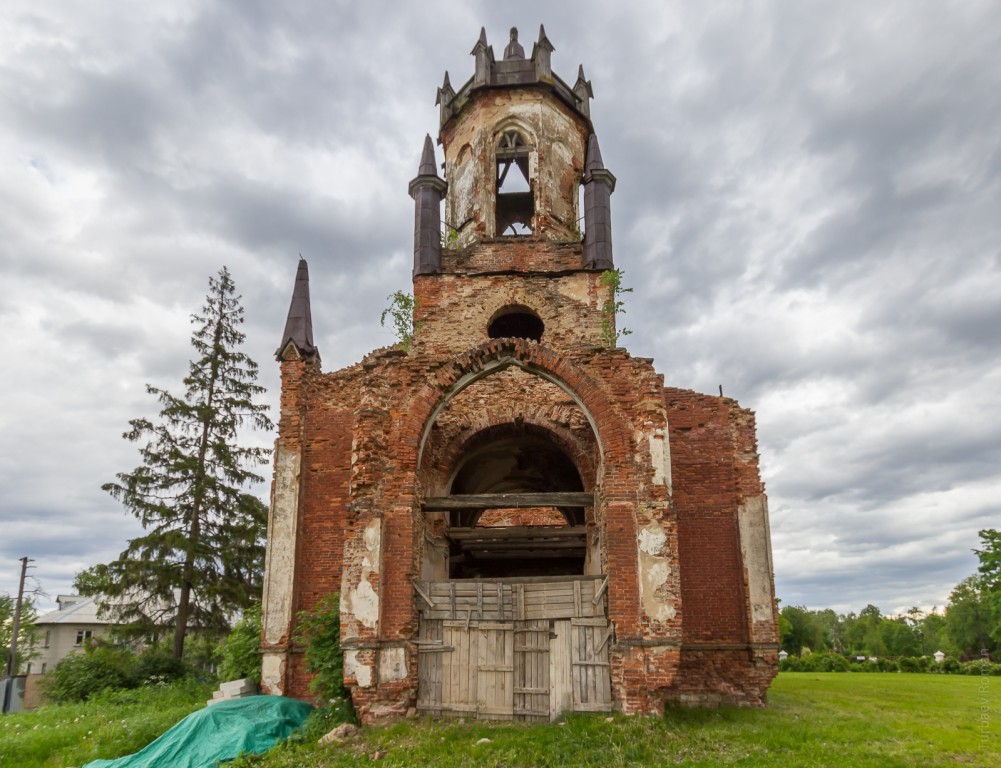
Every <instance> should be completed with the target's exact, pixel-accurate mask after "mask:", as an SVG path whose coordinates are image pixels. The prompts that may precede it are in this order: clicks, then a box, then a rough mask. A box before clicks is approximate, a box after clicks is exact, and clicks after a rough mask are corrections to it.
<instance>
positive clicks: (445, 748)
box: [238, 672, 1001, 768]
mask: <svg viewBox="0 0 1001 768" xmlns="http://www.w3.org/2000/svg"><path fill="white" fill-rule="evenodd" d="M984 680H985V681H986V687H987V694H986V698H987V700H988V702H989V710H988V727H989V731H988V732H987V735H988V736H989V738H988V739H987V740H986V741H983V742H982V740H981V734H982V731H981V701H982V699H983V698H985V697H984V696H983V694H981V692H980V691H979V688H980V686H981V684H982V683H981V679H980V678H978V677H967V676H960V675H916V674H896V673H886V674H850V673H794V672H786V673H782V674H781V675H779V677H778V678H777V679H776V680H775V683H774V685H773V687H772V690H771V692H770V693H769V707H768V708H767V709H759V710H751V709H726V710H672V711H669V712H668V714H667V715H666V717H664V718H627V717H621V716H616V717H614V718H612V719H611V722H607V721H606V718H605V717H602V716H596V715H574V716H570V717H568V718H567V721H566V723H565V724H563V725H553V726H512V725H507V726H490V725H483V724H479V723H471V724H467V725H451V724H438V723H430V722H427V721H421V722H417V723H413V722H407V723H401V724H397V725H393V726H389V727H386V728H373V729H366V730H365V731H364V732H363V735H362V736H361V737H359V738H357V739H356V740H354V741H352V742H349V743H348V744H346V745H344V746H335V747H316V746H315V741H314V740H313V739H310V740H308V741H306V740H303V741H301V742H299V743H298V744H290V745H287V746H285V747H281V748H278V749H275V750H272V751H271V752H270V753H269V754H268V755H267V756H265V757H261V758H243V759H241V760H240V761H239V762H238V765H239V766H241V767H243V766H247V767H249V766H254V768H292V767H293V766H294V767H295V768H300V767H301V766H309V767H315V768H327V767H334V766H359V765H371V764H372V756H373V755H374V754H375V753H377V752H380V751H385V752H386V754H385V755H384V756H382V757H381V759H380V760H379V765H380V766H385V768H390V767H391V766H435V768H438V767H439V766H537V767H538V768H542V767H544V766H545V767H549V766H573V767H574V768H581V767H582V766H596V767H598V766H600V767H601V768H606V767H608V766H627V765H630V766H632V765H642V766H645V765H651V766H659V765H665V766H706V767H707V768H708V767H709V766H783V768H786V767H791V766H803V767H804V768H805V767H806V766H810V767H811V768H814V767H816V766H839V767H843V768H853V767H854V766H872V767H873V768H877V767H878V768H894V767H895V766H914V767H915V768H918V767H920V768H929V767H930V766H956V765H963V766H985V767H987V766H989V767H990V768H997V766H1001V678H996V677H995V678H984ZM312 735H313V734H311V736H312ZM483 738H487V739H490V742H489V743H484V744H477V741H479V740H480V739H483Z"/></svg>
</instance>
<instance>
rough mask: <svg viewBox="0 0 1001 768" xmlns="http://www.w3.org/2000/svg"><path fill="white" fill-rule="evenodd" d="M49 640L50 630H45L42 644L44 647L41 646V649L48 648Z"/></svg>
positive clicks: (50, 637) (50, 636)
mask: <svg viewBox="0 0 1001 768" xmlns="http://www.w3.org/2000/svg"><path fill="white" fill-rule="evenodd" d="M51 639H52V630H50V629H47V630H45V643H44V645H42V647H43V648H48V647H49V641H50V640H51Z"/></svg>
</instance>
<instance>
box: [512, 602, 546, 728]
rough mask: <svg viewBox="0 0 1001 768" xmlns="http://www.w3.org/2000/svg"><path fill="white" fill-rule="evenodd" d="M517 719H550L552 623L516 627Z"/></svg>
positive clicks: (536, 621) (524, 623)
mask: <svg viewBox="0 0 1001 768" xmlns="http://www.w3.org/2000/svg"><path fill="white" fill-rule="evenodd" d="M514 634H515V636H516V637H517V641H518V644H517V645H515V647H514V650H515V656H514V658H515V665H514V666H515V670H514V685H515V696H514V708H515V710H516V717H515V719H517V720H521V721H525V722H545V721H548V720H549V621H548V620H545V619H542V620H534V621H520V622H518V623H517V624H516V625H515V629H514Z"/></svg>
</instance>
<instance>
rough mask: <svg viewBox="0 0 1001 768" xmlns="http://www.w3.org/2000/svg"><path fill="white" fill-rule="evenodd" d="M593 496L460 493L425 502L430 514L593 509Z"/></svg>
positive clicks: (591, 494)
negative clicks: (554, 508)
mask: <svg viewBox="0 0 1001 768" xmlns="http://www.w3.org/2000/svg"><path fill="white" fill-rule="evenodd" d="M593 506H594V494H593V493H575V492H574V493H459V494H454V495H452V496H434V497H432V498H428V499H424V509H425V510H427V511H429V512H449V511H451V510H455V509H458V510H464V509H525V508H527V507H593Z"/></svg>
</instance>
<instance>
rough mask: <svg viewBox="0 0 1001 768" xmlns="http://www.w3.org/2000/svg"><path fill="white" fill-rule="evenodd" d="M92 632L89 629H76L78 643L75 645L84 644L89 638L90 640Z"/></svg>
mask: <svg viewBox="0 0 1001 768" xmlns="http://www.w3.org/2000/svg"><path fill="white" fill-rule="evenodd" d="M91 634H92V632H91V630H89V629H78V630H77V631H76V643H75V645H83V644H84V643H85V642H86V641H87V640H90V636H91Z"/></svg>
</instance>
